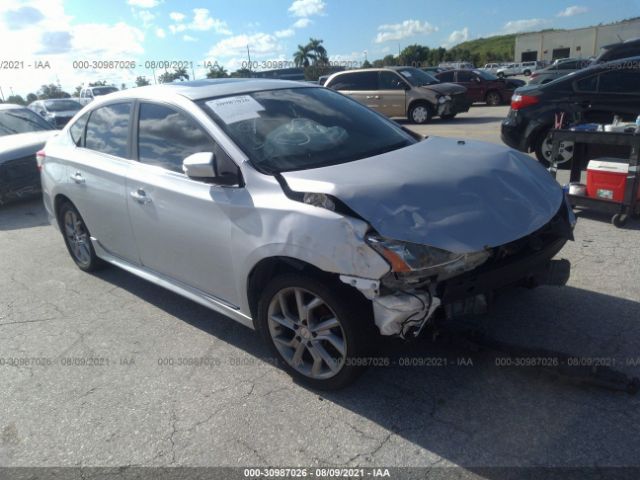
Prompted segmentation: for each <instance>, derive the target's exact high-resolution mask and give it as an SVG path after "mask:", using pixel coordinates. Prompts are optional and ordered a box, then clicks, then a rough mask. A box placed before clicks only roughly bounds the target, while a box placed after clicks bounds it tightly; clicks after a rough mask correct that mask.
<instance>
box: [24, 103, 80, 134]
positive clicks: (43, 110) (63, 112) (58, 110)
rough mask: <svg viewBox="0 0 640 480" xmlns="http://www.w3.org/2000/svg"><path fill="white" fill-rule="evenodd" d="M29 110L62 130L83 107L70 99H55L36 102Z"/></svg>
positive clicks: (30, 105) (31, 104)
mask: <svg viewBox="0 0 640 480" xmlns="http://www.w3.org/2000/svg"><path fill="white" fill-rule="evenodd" d="M28 108H29V110H32V111H34V112H36V113H37V114H38V115H40V116H41V117H42V118H44V119H45V120H47V121H48V122H49V123H51V125H53V126H54V127H55V128H62V127H64V126H65V125H66V124H67V122H68V121H69V120H71V119H72V118H73V116H74V115H75V114H76V113H78V112H79V111H80V110H81V109H82V105H80V104H79V103H78V102H76V101H75V100H71V99H69V98H55V99H49V100H36V101H35V102H32V103H30V104H29V106H28Z"/></svg>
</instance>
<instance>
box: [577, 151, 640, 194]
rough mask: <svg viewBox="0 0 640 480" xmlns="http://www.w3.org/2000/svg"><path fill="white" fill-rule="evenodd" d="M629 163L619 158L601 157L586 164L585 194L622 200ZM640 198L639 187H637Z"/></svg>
mask: <svg viewBox="0 0 640 480" xmlns="http://www.w3.org/2000/svg"><path fill="white" fill-rule="evenodd" d="M628 172H629V164H628V163H626V162H623V161H620V159H615V158H612V159H608V158H602V159H599V160H591V161H589V165H587V196H589V197H594V198H602V199H605V200H613V201H615V202H622V201H623V200H624V190H625V186H626V182H627V173H628ZM638 198H639V199H640V189H638Z"/></svg>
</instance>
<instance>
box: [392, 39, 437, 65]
mask: <svg viewBox="0 0 640 480" xmlns="http://www.w3.org/2000/svg"><path fill="white" fill-rule="evenodd" d="M430 53H431V49H430V48H429V47H425V46H424V45H417V44H415V45H409V46H408V47H405V48H404V50H402V51H401V52H400V59H399V60H400V62H399V63H400V64H402V65H411V66H414V67H418V68H420V67H423V66H425V67H426V66H427V63H429V54H430Z"/></svg>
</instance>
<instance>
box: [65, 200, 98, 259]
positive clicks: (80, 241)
mask: <svg viewBox="0 0 640 480" xmlns="http://www.w3.org/2000/svg"><path fill="white" fill-rule="evenodd" d="M64 235H65V238H66V240H67V243H68V245H69V250H70V251H71V254H72V255H73V257H74V258H75V260H76V261H77V262H78V263H80V264H82V265H89V264H90V263H91V250H90V249H89V241H90V240H89V235H88V233H87V229H86V228H85V225H84V222H83V221H82V219H81V218H80V217H79V216H78V214H77V213H76V212H74V211H73V210H67V211H66V212H65V214H64Z"/></svg>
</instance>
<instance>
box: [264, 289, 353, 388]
mask: <svg viewBox="0 0 640 480" xmlns="http://www.w3.org/2000/svg"><path fill="white" fill-rule="evenodd" d="M267 321H268V326H269V334H270V336H271V340H272V341H273V344H274V346H275V347H276V349H277V351H278V353H279V354H280V355H281V356H282V358H283V359H284V360H285V361H286V362H287V363H288V364H289V365H290V366H291V367H292V368H293V369H295V370H296V371H297V372H299V373H301V374H302V375H304V376H306V377H309V378H312V379H318V380H323V379H328V378H331V377H333V376H335V375H337V374H338V373H339V372H340V370H341V369H342V367H343V366H344V365H345V360H346V357H347V339H346V335H345V331H344V329H343V328H342V323H341V322H340V319H339V318H338V316H337V315H336V314H335V313H334V311H333V310H332V309H331V308H330V307H329V305H327V303H326V302H325V301H324V300H323V299H322V298H321V297H319V296H318V295H316V294H314V293H312V292H310V291H308V290H305V289H303V288H298V287H289V288H284V289H282V290H280V291H279V292H278V293H276V294H275V295H274V296H273V298H272V299H271V302H270V303H269V309H268V319H267Z"/></svg>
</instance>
